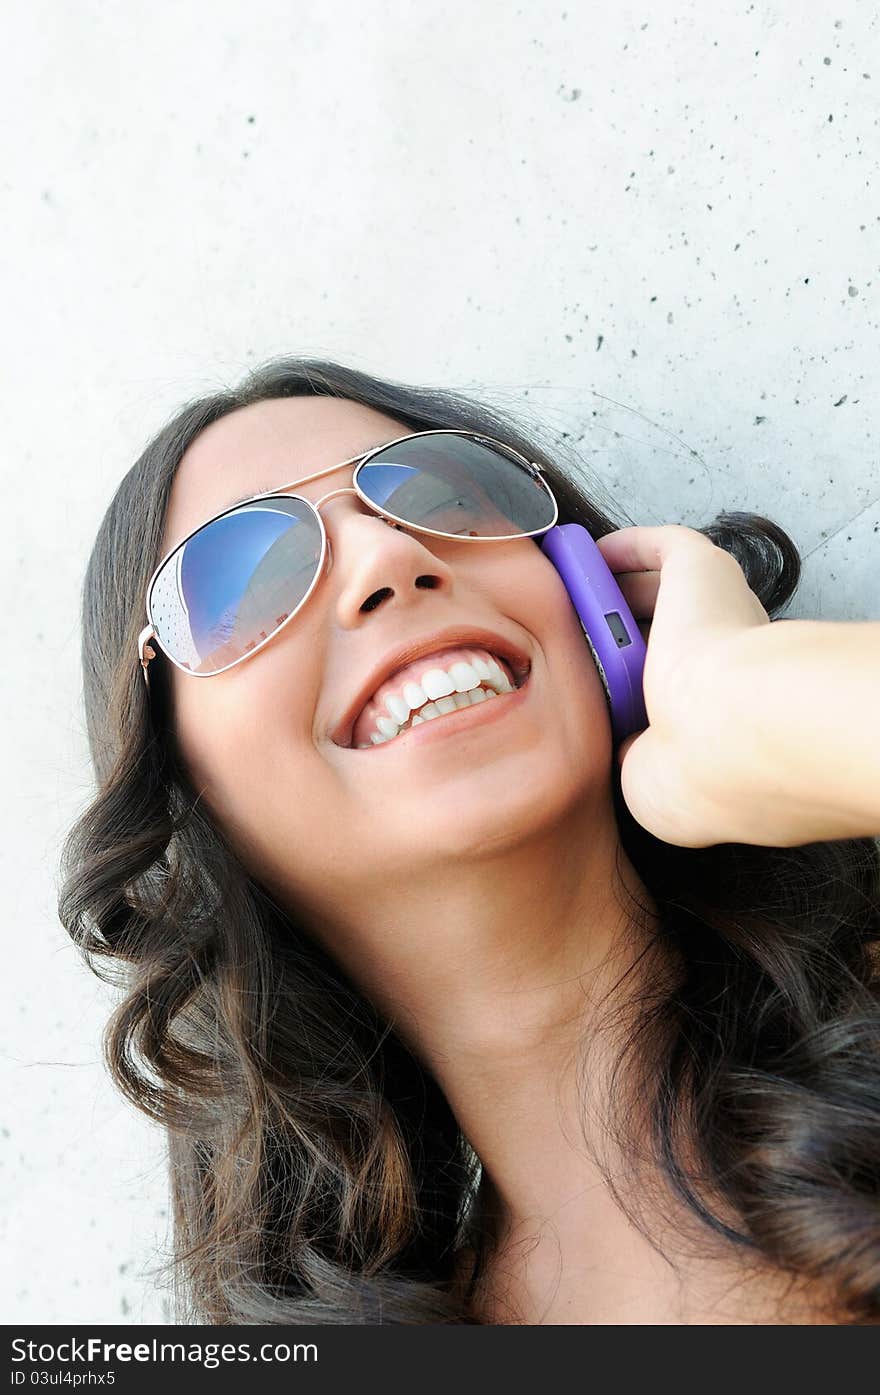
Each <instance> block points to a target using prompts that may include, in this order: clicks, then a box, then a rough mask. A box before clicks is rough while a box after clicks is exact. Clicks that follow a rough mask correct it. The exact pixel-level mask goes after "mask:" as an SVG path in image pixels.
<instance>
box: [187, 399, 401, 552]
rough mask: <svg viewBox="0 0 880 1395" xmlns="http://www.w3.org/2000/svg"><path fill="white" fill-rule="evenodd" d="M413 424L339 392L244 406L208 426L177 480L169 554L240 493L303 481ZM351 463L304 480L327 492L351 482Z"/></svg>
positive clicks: (314, 493) (310, 488) (310, 494)
mask: <svg viewBox="0 0 880 1395" xmlns="http://www.w3.org/2000/svg"><path fill="white" fill-rule="evenodd" d="M408 430H409V427H407V426H405V425H403V424H402V423H401V422H399V421H397V420H396V419H395V418H394V417H390V416H386V415H385V413H384V412H378V411H376V410H375V409H374V408H372V407H365V406H362V405H361V403H359V402H350V401H349V400H348V399H345V398H338V397H278V398H272V399H271V400H270V401H268V402H255V403H252V404H251V405H250V406H248V407H240V408H239V409H238V410H236V411H234V412H230V413H229V414H228V415H227V416H225V417H221V418H220V419H219V421H214V422H212V423H211V425H210V426H208V427H206V428H205V430H204V431H202V432H200V433H199V435H198V436H197V437H196V439H195V440H194V441H193V442H192V444H191V445H190V446H189V447H188V448H187V450H186V451H185V452H184V455H183V458H182V459H181V462H180V465H179V466H178V468H177V472H176V474H175V477H174V483H173V485H172V487H171V497H170V499H169V503H168V512H167V515H166V518H165V532H164V535H163V541H162V555H163V556H164V554H165V553H166V552H169V551H170V550H171V548H172V547H175V546H176V545H177V543H178V542H180V541H181V540H182V539H183V538H185V537H186V536H187V535H188V534H189V533H191V532H192V531H193V529H195V528H198V526H199V524H200V523H204V522H205V521H206V519H208V518H210V517H211V516H212V515H213V514H216V513H220V512H222V510H223V509H225V508H228V507H229V506H230V504H232V503H233V502H234V501H235V500H237V499H240V498H242V497H244V496H247V495H251V494H261V493H263V491H264V490H267V489H278V488H282V487H283V488H287V487H290V486H295V484H296V482H297V481H298V480H300V479H302V478H304V477H305V476H307V475H311V474H313V473H314V472H315V471H316V470H326V469H328V468H329V466H331V465H333V464H335V463H336V462H337V461H344V460H348V459H350V457H351V456H353V455H360V454H363V453H364V452H365V451H368V450H370V449H371V448H372V447H373V446H378V445H382V444H383V442H385V441H390V440H393V439H394V437H395V436H403V435H405V434H406V432H407V431H408ZM352 468H353V467H352V466H351V465H343V466H341V467H340V469H339V470H338V471H333V473H332V474H328V475H325V476H324V478H323V479H321V480H314V481H313V482H312V483H311V484H307V485H304V486H303V490H302V493H303V495H304V496H305V498H307V499H313V500H314V499H319V498H320V497H321V496H322V495H323V494H328V493H329V492H330V491H331V490H332V489H338V488H340V487H342V486H343V485H346V484H350V483H351V472H352Z"/></svg>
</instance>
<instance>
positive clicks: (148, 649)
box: [138, 427, 559, 693]
mask: <svg viewBox="0 0 880 1395" xmlns="http://www.w3.org/2000/svg"><path fill="white" fill-rule="evenodd" d="M422 436H465V437H467V438H468V439H469V440H472V441H478V442H480V443H481V444H486V445H489V446H494V447H496V448H498V449H500V450H501V451H502V452H504V453H505V454H507V455H509V456H513V457H514V458H515V460H516V461H517V462H518V463H519V464H521V465H523V466H524V467H525V469H526V470H527V472H528V473H529V474H530V475H531V476H532V478H533V479H537V480H538V481H539V483H540V484H542V485H543V486H544V489H545V490H546V491H547V494H548V496H549V498H550V501H551V503H552V505H553V519H552V521H551V522H550V523H548V524H546V525H545V526H544V527H543V528H534V529H532V531H531V532H529V533H508V534H506V535H505V536H504V537H497V538H470V537H462V536H461V535H460V534H458V533H441V532H437V530H436V529H434V528H421V527H419V526H418V525H417V524H415V523H408V522H407V521H406V520H405V519H402V518H397V517H396V516H395V515H394V514H391V513H388V512H387V510H385V509H383V508H380V507H379V505H378V504H375V503H374V502H373V500H372V499H368V498H367V496H366V494H364V493H363V491H362V490H361V489H360V488H359V487H358V482H357V477H358V473H359V471H360V470H361V469H362V468H363V467H364V466H365V465H368V464H369V463H370V460H371V459H372V458H373V456H376V455H379V454H381V452H382V451H385V450H388V449H390V447H392V446H397V445H400V443H401V441H412V440H416V439H417V438H419V437H422ZM343 465H353V466H354V467H355V468H354V471H353V473H352V477H351V485H350V486H348V485H346V486H343V487H342V488H341V489H334V490H332V491H331V492H330V493H329V494H325V495H323V496H322V498H320V499H319V500H318V501H317V503H312V501H311V499H304V498H303V497H302V495H298V494H296V493H294V492H292V491H294V490H295V489H299V488H300V487H301V486H302V485H304V484H311V483H312V482H313V481H314V480H319V479H323V477H324V476H325V475H330V474H332V473H333V471H334V470H340V469H341V468H342V466H343ZM337 494H357V496H358V498H359V499H361V500H362V501H363V503H365V504H366V505H367V507H368V508H369V509H371V510H372V512H373V513H375V514H377V515H378V516H379V517H380V518H383V519H384V520H385V522H386V523H387V524H388V525H389V527H391V528H403V529H405V530H411V531H412V532H414V533H425V534H427V535H428V536H429V537H432V538H449V539H450V540H451V541H454V542H476V543H491V542H513V541H514V540H515V539H517V538H534V537H537V536H538V535H539V534H541V533H547V532H549V531H550V529H551V528H553V527H555V525H556V522H557V520H558V518H559V504H558V503H557V500H556V496H555V494H554V493H553V490H552V489H551V488H550V485H549V484H548V483H547V480H546V479H545V478H544V471H543V470H542V468H541V466H540V465H539V464H538V463H537V461H535V460H527V459H526V457H525V456H524V455H522V454H520V452H519V451H518V450H516V449H515V448H514V447H513V446H508V445H506V444H505V442H503V441H497V440H495V438H494V437H492V436H486V435H484V434H483V433H482V432H478V431H463V430H457V429H451V428H450V429H444V428H442V427H440V428H435V429H434V430H432V431H411V432H408V433H407V434H406V435H405V436H397V437H395V439H394V440H393V441H383V442H382V444H381V445H378V446H372V447H371V448H370V449H369V450H368V451H365V452H363V453H362V454H361V455H353V456H352V457H351V458H350V459H349V460H340V461H339V462H338V464H336V465H328V467H327V469H326V470H316V471H315V473H314V474H313V475H306V476H305V478H304V479H301V480H293V481H292V482H291V483H290V484H286V485H282V486H281V487H280V488H279V489H267V490H264V491H263V492H262V493H261V494H252V495H251V496H250V498H248V499H240V500H239V501H238V503H237V504H230V505H229V507H228V508H225V509H221V511H220V513H217V514H214V516H213V517H212V518H208V519H206V520H205V522H204V523H200V524H199V525H198V527H196V528H193V529H192V531H191V532H189V533H187V535H186V537H185V538H182V539H181V541H180V542H178V543H175V545H174V547H172V548H170V549H169V551H168V552H166V554H165V556H164V557H163V558H162V560H161V562H160V563H159V565H158V566H157V567H156V569H155V570H154V572H153V574H152V576H151V577H150V580H149V582H148V583H147V593H146V612H147V624H146V625H145V626H144V628H143V629H142V630H141V632H140V634H139V635H138V660H139V662H140V665H141V672H142V673H143V675H144V682H145V683H146V685H147V692H148V693H149V691H150V676H149V674H148V673H147V665H148V664H149V662H150V660H151V659H155V657H156V649H155V647H154V645H155V646H158V648H159V649H161V651H162V653H163V654H164V655H165V657H166V658H167V659H168V661H169V663H172V664H174V666H175V668H179V669H180V671H181V673H185V674H186V675H187V677H188V678H218V677H219V676H220V674H221V673H226V672H227V671H228V670H229V669H231V668H235V666H236V664H243V663H244V662H245V661H246V660H247V659H251V658H253V656H254V654H258V653H259V652H260V650H261V649H264V648H265V647H266V645H267V644H270V643H271V641H272V640H273V639H274V638H275V636H276V635H279V634H280V633H281V631H282V630H283V629H285V628H286V626H287V625H289V624H290V622H291V620H293V619H295V617H296V616H297V615H299V614H300V612H301V610H302V609H303V606H304V605H305V604H306V602H307V601H308V599H309V597H310V596H311V594H312V592H313V591H314V590H315V588H316V587H317V586H318V585H319V584H320V582H321V579H322V577H323V575H324V570H325V564H326V561H327V557H328V555H329V540H328V538H327V530H326V528H325V527H324V520H323V519H322V517H321V513H320V509H321V506H322V504H325V503H326V502H327V500H328V499H333V498H335V496H336V495H337ZM278 495H283V496H284V497H286V498H293V499H299V500H300V502H301V503H303V504H307V505H308V507H309V508H310V509H312V510H313V512H314V514H315V516H316V518H317V520H318V527H319V529H320V532H321V556H320V558H319V559H318V565H317V567H316V568H315V575H314V577H313V579H312V582H311V584H310V586H309V589H308V590H307V591H306V593H305V595H304V596H303V598H302V600H301V601H300V603H299V605H298V606H297V607H296V610H292V611H291V612H290V614H289V615H288V616H287V619H286V620H284V621H282V623H281V624H280V625H279V626H278V627H277V628H276V629H274V630H273V631H272V633H271V634H270V635H267V636H266V638H265V639H263V640H260V643H259V644H255V645H254V647H253V649H250V650H249V651H248V652H247V653H246V654H241V655H239V657H238V658H237V659H233V661H232V663H231V664H224V666H223V668H218V669H216V670H215V671H214V672H213V673H196V672H194V671H193V670H192V669H190V668H187V667H186V666H185V665H184V664H181V663H180V662H179V661H178V660H177V659H175V658H173V656H172V655H171V654H169V653H168V651H167V649H166V648H165V647H164V645H163V644H162V641H161V640H160V639H159V637H158V635H157V633H156V629H155V626H154V624H153V615H152V611H151V608H150V593H151V591H152V589H153V584H154V582H155V580H156V578H157V576H158V575H159V573H160V572H161V570H162V568H163V567H164V566H165V564H166V562H168V561H169V560H170V559H171V558H172V557H173V556H174V554H175V553H176V552H178V551H179V550H180V549H181V548H182V547H184V546H185V544H186V543H188V542H189V540H190V538H192V537H194V536H195V534H196V533H199V532H201V530H202V529H203V528H207V527H208V525H209V524H210V523H216V521H217V519H219V518H225V517H226V515H227V514H229V513H234V512H235V511H236V509H242V508H245V507H246V506H247V505H248V504H253V503H255V502H256V501H257V500H258V499H273V498H275V497H276V496H278ZM150 640H153V644H150V643H149V641H150Z"/></svg>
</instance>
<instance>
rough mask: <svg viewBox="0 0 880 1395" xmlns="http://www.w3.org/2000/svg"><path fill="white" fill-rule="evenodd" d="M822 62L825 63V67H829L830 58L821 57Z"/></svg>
mask: <svg viewBox="0 0 880 1395" xmlns="http://www.w3.org/2000/svg"><path fill="white" fill-rule="evenodd" d="M822 62H823V63H824V64H825V67H826V68H829V67H830V66H831V59H830V58H823V59H822Z"/></svg>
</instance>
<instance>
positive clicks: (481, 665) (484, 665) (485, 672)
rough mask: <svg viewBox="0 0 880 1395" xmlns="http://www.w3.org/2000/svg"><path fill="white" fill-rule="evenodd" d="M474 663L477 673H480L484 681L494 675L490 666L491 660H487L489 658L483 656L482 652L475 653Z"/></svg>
mask: <svg viewBox="0 0 880 1395" xmlns="http://www.w3.org/2000/svg"><path fill="white" fill-rule="evenodd" d="M473 663H474V668H475V669H476V670H477V673H478V674H479V675H480V677H481V678H482V679H483V680H484V681H485V680H488V679H489V678H491V676H492V670H491V669H490V667H489V662H488V660H487V659H484V658H483V656H482V654H475V655H474V660H473Z"/></svg>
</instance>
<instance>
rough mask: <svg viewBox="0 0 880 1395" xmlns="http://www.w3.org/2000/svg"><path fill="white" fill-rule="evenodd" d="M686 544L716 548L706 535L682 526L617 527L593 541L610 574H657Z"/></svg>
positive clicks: (665, 524) (677, 524)
mask: <svg viewBox="0 0 880 1395" xmlns="http://www.w3.org/2000/svg"><path fill="white" fill-rule="evenodd" d="M688 545H693V546H695V547H696V546H699V547H714V546H715V544H714V543H713V542H712V541H711V539H710V538H707V537H706V536H705V534H703V533H698V532H697V530H696V529H695V528H686V527H684V525H683V524H681V523H662V524H660V525H659V526H657V527H654V528H647V527H638V528H618V529H617V531H616V532H614V533H606V534H605V536H604V537H602V538H597V539H596V546H597V547H598V549H599V551H600V552H601V554H602V556H603V558H604V559H605V561H606V562H607V563H608V566H609V567H610V568H611V570H612V571H613V572H642V571H659V570H660V569H661V568H662V566H663V563H664V562H665V561H666V560H667V558H668V557H669V554H670V553H671V552H672V551H673V550H677V549H678V548H680V547H686V546H688Z"/></svg>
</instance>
